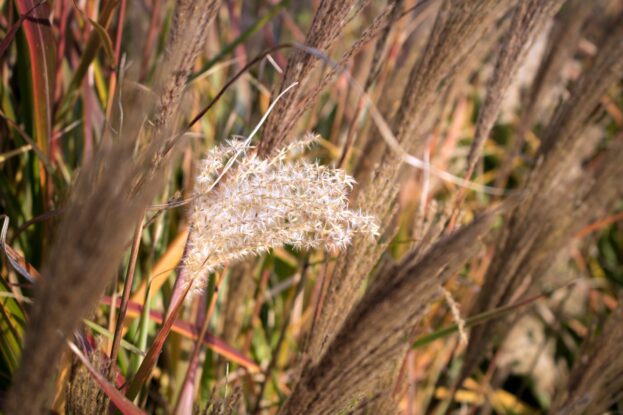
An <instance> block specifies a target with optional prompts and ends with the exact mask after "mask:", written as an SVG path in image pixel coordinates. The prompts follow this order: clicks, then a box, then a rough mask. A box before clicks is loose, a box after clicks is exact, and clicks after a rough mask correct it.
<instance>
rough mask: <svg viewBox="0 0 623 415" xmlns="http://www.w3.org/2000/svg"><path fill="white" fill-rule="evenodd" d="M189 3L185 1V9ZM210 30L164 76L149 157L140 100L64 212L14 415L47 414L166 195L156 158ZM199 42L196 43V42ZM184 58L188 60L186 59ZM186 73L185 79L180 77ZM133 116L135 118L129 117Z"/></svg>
mask: <svg viewBox="0 0 623 415" xmlns="http://www.w3.org/2000/svg"><path fill="white" fill-rule="evenodd" d="M182 3H183V2H182ZM193 7H194V8H193V9H192V10H193V16H196V17H193V18H192V21H194V22H199V21H204V22H205V21H206V19H205V15H209V14H210V13H213V11H212V10H213V8H214V7H215V6H214V2H206V3H204V2H202V1H197V2H194V3H193ZM202 30H203V26H195V25H187V26H185V28H184V30H183V33H184V34H183V35H182V36H181V38H183V39H186V40H187V42H181V43H180V44H178V45H177V50H176V51H175V53H173V54H172V55H171V56H170V57H169V58H168V61H167V62H165V63H164V65H163V67H164V68H166V69H165V70H164V71H163V75H162V76H161V79H162V81H161V82H160V85H162V86H161V87H160V90H161V91H162V98H161V100H160V103H159V105H158V107H157V108H156V113H155V124H156V126H157V128H156V129H155V130H154V131H155V132H154V133H153V134H152V135H151V137H150V138H151V139H150V142H149V144H148V145H146V146H145V148H144V150H142V151H140V152H139V154H138V155H137V154H135V152H134V150H135V147H136V140H137V137H138V134H139V131H140V130H141V127H142V123H143V119H144V117H145V116H146V114H145V112H144V111H145V109H146V108H149V107H150V106H149V105H148V104H147V102H145V100H144V99H140V98H135V100H134V101H133V102H131V104H132V105H126V108H131V109H132V113H131V115H129V114H126V117H125V124H124V130H123V133H122V135H121V136H120V137H119V138H118V140H115V141H104V142H103V143H102V145H101V146H100V148H99V149H98V150H97V152H96V154H95V155H94V157H93V159H92V160H90V161H89V163H88V164H87V165H85V166H83V167H82V170H81V172H80V174H79V176H78V178H77V180H76V182H75V184H74V187H73V189H72V193H71V195H70V198H69V200H68V202H67V203H66V206H65V208H64V216H63V219H62V220H61V223H60V225H59V228H58V230H57V234H56V239H55V241H54V244H53V246H52V248H51V252H50V256H49V258H48V260H47V262H46V264H45V266H44V268H43V271H42V276H43V278H42V281H41V284H39V285H38V286H37V292H36V295H35V300H34V305H33V308H32V310H31V314H30V319H29V323H28V329H27V333H26V338H25V345H24V350H23V355H22V361H21V363H20V367H19V369H18V372H17V374H16V375H15V379H14V383H13V387H12V389H11V391H10V393H9V395H8V397H7V401H6V403H5V407H4V410H5V412H6V413H11V414H14V413H15V414H17V413H20V414H40V413H45V412H46V411H47V409H46V408H47V405H48V400H49V397H50V392H51V390H50V386H51V380H52V377H53V375H54V372H55V370H56V362H57V359H58V358H59V356H60V354H61V351H62V350H63V348H64V344H65V339H66V338H68V337H69V336H71V334H72V332H73V331H74V330H75V329H76V328H77V327H78V325H79V324H80V321H81V319H82V318H83V316H85V315H86V314H87V313H89V312H91V311H92V310H93V308H94V307H95V306H96V304H97V301H98V300H99V298H100V297H101V296H102V295H103V293H104V290H105V288H106V286H107V285H108V284H109V283H110V281H111V279H112V277H113V276H115V275H116V270H117V266H118V264H119V262H120V260H121V258H122V256H123V253H124V251H125V246H126V245H127V242H128V240H129V239H130V238H131V233H132V229H133V228H134V227H135V226H136V224H137V223H138V222H139V221H140V217H141V215H142V212H143V211H144V209H145V208H146V207H147V206H148V205H149V204H150V203H151V201H152V200H153V198H154V196H155V195H156V193H157V191H158V190H159V188H160V182H161V178H162V173H163V168H164V167H165V165H166V163H165V161H166V160H167V159H166V158H164V157H161V158H160V160H161V162H160V163H159V164H158V166H157V167H154V164H153V161H154V158H155V157H156V155H158V154H159V153H161V149H162V148H163V147H164V146H165V144H166V143H167V141H168V140H169V135H168V134H167V133H166V130H168V129H169V128H168V127H169V126H170V124H171V120H172V117H173V114H174V112H175V110H176V108H177V106H178V102H179V98H180V96H181V89H182V88H183V85H184V82H185V79H186V78H185V76H186V75H187V73H188V70H185V68H187V67H188V65H189V63H188V61H194V58H195V57H196V54H197V53H198V52H199V49H200V47H199V45H200V44H201V39H202V37H203V32H202ZM190 40H193V41H190ZM180 59H183V60H180ZM176 68H178V69H180V68H181V72H179V71H177V70H176ZM126 112H128V111H126Z"/></svg>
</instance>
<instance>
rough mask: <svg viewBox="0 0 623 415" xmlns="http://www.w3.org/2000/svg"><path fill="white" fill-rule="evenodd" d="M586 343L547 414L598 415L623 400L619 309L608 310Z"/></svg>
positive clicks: (622, 325)
mask: <svg viewBox="0 0 623 415" xmlns="http://www.w3.org/2000/svg"><path fill="white" fill-rule="evenodd" d="M590 343H591V344H589V345H588V346H587V347H585V348H583V350H582V351H581V352H580V356H578V358H577V364H576V365H575V367H574V368H573V371H572V372H571V375H570V376H569V378H568V381H567V385H566V386H565V388H564V389H563V390H562V391H561V392H560V393H559V394H558V395H557V396H556V397H555V400H554V404H553V405H552V407H551V409H550V412H549V413H550V414H561V415H562V414H564V415H581V414H586V415H600V414H603V413H606V412H607V410H608V408H609V407H610V406H611V405H612V404H614V403H615V402H617V401H619V400H620V399H621V398H623V355H622V354H621V344H623V307H621V306H619V307H618V308H617V309H615V310H613V311H612V314H610V317H608V319H607V321H606V323H605V324H604V326H603V328H602V330H601V334H600V335H599V336H598V337H596V338H594V339H593V340H592V342H590Z"/></svg>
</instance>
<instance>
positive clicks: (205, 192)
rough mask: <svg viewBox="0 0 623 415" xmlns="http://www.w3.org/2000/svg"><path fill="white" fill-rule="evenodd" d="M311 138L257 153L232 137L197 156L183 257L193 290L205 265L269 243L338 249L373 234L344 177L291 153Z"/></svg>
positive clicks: (348, 178)
mask: <svg viewBox="0 0 623 415" xmlns="http://www.w3.org/2000/svg"><path fill="white" fill-rule="evenodd" d="M314 141H315V137H314V136H313V135H308V136H306V137H305V138H304V139H303V140H301V141H299V142H296V143H294V144H292V145H290V146H288V147H286V148H284V149H283V150H282V151H280V152H278V153H277V154H276V155H275V156H274V157H273V158H271V159H268V160H264V159H260V158H259V157H257V155H256V154H252V153H251V152H249V151H248V150H249V148H250V147H249V146H248V145H247V144H246V143H244V142H242V141H237V140H232V141H228V142H227V143H226V144H225V145H224V146H222V147H220V148H216V149H213V150H212V151H211V152H210V153H209V154H208V156H207V157H206V159H205V160H203V162H202V163H201V167H200V173H199V175H198V177H197V181H196V188H195V195H194V201H193V205H192V207H191V213H190V223H191V226H192V232H191V236H190V239H189V242H188V244H189V245H188V252H187V255H186V258H185V260H184V266H185V271H186V272H185V275H186V282H187V283H190V284H193V290H194V291H199V290H201V289H202V287H204V286H205V285H206V280H207V278H208V275H209V274H210V272H213V271H215V270H217V269H218V268H220V267H222V266H224V265H225V264H227V263H231V262H233V261H238V260H241V259H243V258H245V257H248V256H251V255H257V254H260V253H263V252H266V251H268V250H269V249H271V248H273V247H278V246H282V245H284V244H289V245H292V246H293V247H295V248H297V249H314V248H324V249H328V250H339V249H342V248H344V247H346V246H348V245H349V244H350V243H351V238H352V235H353V234H354V233H355V232H363V233H367V234H369V235H371V236H372V237H374V236H377V235H378V225H377V224H376V223H375V220H374V218H373V217H371V216H367V215H365V214H364V213H363V212H361V211H352V210H349V209H348V198H347V196H348V192H349V191H350V190H351V189H352V187H353V185H354V184H355V180H354V179H353V178H352V177H351V176H349V175H348V174H346V173H345V172H344V171H343V170H339V169H332V168H329V167H327V166H321V165H319V164H315V163H311V162H309V161H305V160H302V159H298V160H293V159H292V156H294V155H295V154H299V153H301V152H302V151H303V150H304V149H306V148H307V147H309V146H310V145H311V144H312V143H313V142H314ZM226 169H228V170H227V171H226V174H224V173H225V170H226ZM219 180H220V181H221V182H220V183H218V184H217V182H218V181H219Z"/></svg>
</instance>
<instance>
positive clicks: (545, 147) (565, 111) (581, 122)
mask: <svg viewBox="0 0 623 415" xmlns="http://www.w3.org/2000/svg"><path fill="white" fill-rule="evenodd" d="M621 42H623V15H620V16H619V18H618V19H617V21H616V22H615V24H614V25H613V26H612V28H611V30H609V31H608V32H607V37H606V39H605V40H604V42H603V43H602V44H601V47H600V48H599V52H598V55H597V56H596V57H595V59H594V61H593V63H592V65H590V66H589V67H588V68H586V70H585V71H584V74H583V76H582V77H581V79H580V80H578V82H577V84H576V85H575V87H574V88H573V91H572V93H571V97H570V98H569V99H568V100H567V101H566V103H565V104H564V105H563V106H562V107H561V108H560V109H559V111H557V113H556V115H555V117H554V119H553V120H552V122H551V124H550V125H549V127H548V128H547V130H546V132H545V134H544V135H543V144H542V147H541V150H540V154H539V156H538V159H537V165H536V167H535V169H534V170H533V171H532V173H531V174H530V177H529V179H528V181H527V183H526V186H525V187H524V189H523V192H522V199H521V202H520V203H519V205H518V206H517V207H516V208H515V209H514V211H513V212H512V213H511V215H510V217H509V218H508V222H507V224H506V226H505V227H504V229H503V231H502V234H501V235H500V239H499V244H498V247H499V248H498V251H497V252H496V254H495V255H494V258H493V261H492V263H491V265H490V267H489V269H488V271H487V274H486V277H485V281H484V283H483V287H482V290H481V292H480V294H479V296H478V298H477V300H476V303H475V305H474V307H473V308H472V310H471V311H470V315H475V314H478V313H480V312H483V311H485V310H489V309H492V308H495V307H500V306H503V305H506V304H508V303H509V301H510V300H511V299H512V298H517V297H518V296H520V295H521V294H522V292H523V291H524V290H526V289H527V288H528V287H533V289H538V287H539V284H538V281H540V280H541V278H542V277H543V276H544V274H545V273H546V272H547V270H548V269H549V268H550V265H551V264H552V262H553V259H554V257H555V256H556V254H557V253H558V252H559V251H560V249H561V248H563V247H564V246H565V245H566V244H567V243H568V241H569V239H570V238H571V237H572V236H573V235H574V234H575V233H576V232H577V231H578V230H579V229H580V228H581V227H582V226H583V224H585V223H587V222H588V221H590V220H591V218H592V217H594V216H595V215H598V214H599V213H600V212H603V211H604V210H606V211H607V210H608V209H610V208H611V207H612V206H613V203H615V202H616V200H617V198H618V197H620V195H621V191H623V189H621V181H620V180H618V178H619V177H621V175H622V174H623V167H622V166H621V163H620V157H621V154H623V153H621V147H622V146H621V144H620V143H615V145H613V146H612V148H611V149H610V150H609V151H608V154H607V157H606V158H605V159H604V160H603V162H602V163H601V164H600V165H599V166H598V167H597V168H596V169H592V170H590V169H587V168H583V167H582V161H583V160H584V158H585V157H587V156H588V154H589V153H590V152H591V150H592V149H593V148H594V140H590V139H587V138H586V137H585V136H584V135H583V132H584V131H585V127H586V125H587V118H588V117H589V115H590V114H591V112H592V111H593V110H594V108H595V107H596V106H597V105H598V103H599V100H600V98H601V96H602V95H603V94H604V93H605V92H606V90H607V89H608V88H609V87H610V86H611V85H612V84H614V83H615V82H616V81H617V80H618V79H619V78H620V75H621V72H622V71H623V49H622V48H621V47H620V45H621ZM619 141H620V139H619ZM496 327H499V322H488V323H486V324H484V325H481V326H478V327H476V328H474V329H473V330H472V334H471V338H472V341H471V342H470V344H469V347H468V349H467V351H466V357H465V363H464V369H463V374H462V376H461V380H462V379H464V378H465V377H466V376H468V375H469V373H471V371H472V369H473V368H474V367H475V366H476V365H477V364H478V362H479V361H480V358H481V357H482V355H483V353H484V352H485V350H486V344H487V343H489V339H490V338H491V336H492V335H493V334H494V333H495V331H496Z"/></svg>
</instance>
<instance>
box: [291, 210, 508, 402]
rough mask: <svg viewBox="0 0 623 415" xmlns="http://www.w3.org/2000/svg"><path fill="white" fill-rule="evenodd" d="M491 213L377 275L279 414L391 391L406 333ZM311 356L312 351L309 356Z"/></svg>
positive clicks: (469, 249) (470, 247)
mask: <svg viewBox="0 0 623 415" xmlns="http://www.w3.org/2000/svg"><path fill="white" fill-rule="evenodd" d="M495 216H496V215H495V213H489V214H486V215H483V216H481V217H480V218H478V219H476V220H475V221H474V222H473V223H472V224H470V225H468V226H466V227H464V228H461V229H459V230H458V231H456V232H455V233H453V234H452V235H450V236H448V237H446V238H445V239H443V240H441V241H439V242H437V243H436V244H435V245H433V246H432V247H431V248H430V249H428V250H427V251H426V253H424V254H422V253H421V252H417V251H415V252H412V253H410V254H409V255H407V256H406V257H405V258H404V260H403V261H402V262H401V263H400V264H399V265H397V266H395V267H394V268H393V269H391V270H390V271H388V272H386V273H385V272H384V273H382V274H381V275H378V276H377V278H376V279H375V281H374V282H373V284H372V286H371V287H370V289H369V290H368V291H367V292H366V294H365V295H364V297H363V298H362V299H361V301H359V302H358V304H357V305H356V306H355V307H354V308H353V310H352V311H351V312H350V313H349V315H348V317H347V318H346V319H345V321H344V324H343V326H342V327H341V328H340V329H339V331H338V332H337V333H336V334H335V336H334V337H333V338H332V339H331V341H330V342H329V344H328V346H327V348H326V352H324V353H323V354H322V356H321V357H320V358H318V359H313V361H312V363H311V364H310V365H308V366H307V367H306V368H305V369H304V370H303V373H302V377H301V380H300V381H299V382H298V384H297V385H296V387H295V389H294V391H293V393H292V395H291V396H290V399H289V400H288V401H287V402H286V404H285V406H284V407H283V408H282V409H281V411H280V412H279V413H280V414H301V413H317V414H321V413H322V414H324V413H346V412H348V411H350V410H352V409H354V408H356V407H357V406H359V405H365V404H366V402H367V401H368V400H370V399H378V397H379V396H382V395H383V394H387V393H391V390H379V385H382V384H383V383H384V382H385V379H386V378H387V377H388V375H391V374H393V373H394V372H395V367H396V365H399V364H400V361H401V358H402V357H403V356H404V353H405V351H406V349H407V348H408V346H409V343H408V341H407V338H408V333H409V331H410V329H411V327H413V324H414V323H415V322H417V321H418V320H419V319H420V318H421V316H422V314H423V313H424V311H425V310H426V308H427V306H428V305H429V304H430V302H431V301H432V300H433V299H434V298H435V297H437V296H438V293H439V291H438V287H439V284H442V283H443V282H444V281H445V280H446V279H447V278H449V277H450V276H451V275H452V274H454V273H455V272H456V271H457V270H458V269H459V268H460V267H461V266H462V265H463V264H464V263H465V261H467V260H468V259H469V258H470V257H471V255H473V254H474V252H475V251H476V250H477V249H478V247H479V244H478V243H477V241H478V239H479V238H480V237H481V236H482V235H483V234H485V232H486V231H487V230H488V229H489V227H490V225H491V223H492V222H493V220H494V218H495ZM310 357H311V356H310Z"/></svg>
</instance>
